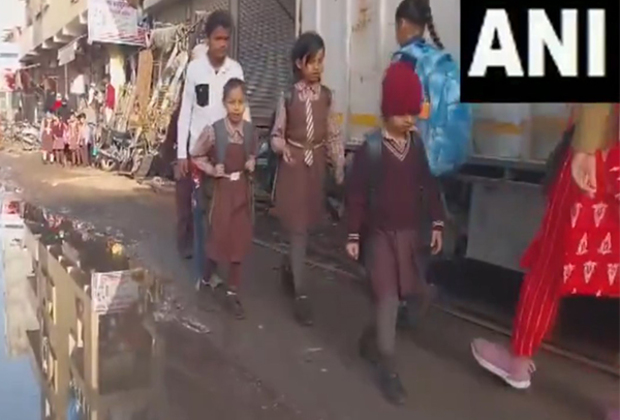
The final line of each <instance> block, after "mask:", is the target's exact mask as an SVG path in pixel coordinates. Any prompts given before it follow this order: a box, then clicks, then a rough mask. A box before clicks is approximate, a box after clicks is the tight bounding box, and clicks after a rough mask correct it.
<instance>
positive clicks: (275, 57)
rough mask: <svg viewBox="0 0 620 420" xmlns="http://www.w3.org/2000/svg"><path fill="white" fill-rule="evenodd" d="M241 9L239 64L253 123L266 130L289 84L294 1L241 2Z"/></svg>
mask: <svg viewBox="0 0 620 420" xmlns="http://www.w3.org/2000/svg"><path fill="white" fill-rule="evenodd" d="M239 9H240V11H239V14H240V16H239V61H240V62H241V65H242V66H243V71H244V73H245V80H246V83H247V87H248V94H249V101H250V107H251V112H252V120H253V122H254V124H256V125H257V126H259V127H265V126H268V125H269V124H270V121H271V117H272V114H273V110H274V108H275V105H276V101H277V98H278V96H279V95H280V92H282V90H284V89H286V87H287V85H288V84H289V83H290V75H291V62H290V50H291V47H292V46H293V42H294V40H295V17H294V16H295V0H240V5H239Z"/></svg>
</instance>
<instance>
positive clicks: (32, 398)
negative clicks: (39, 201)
mask: <svg viewBox="0 0 620 420" xmlns="http://www.w3.org/2000/svg"><path fill="white" fill-rule="evenodd" d="M21 232H22V230H21V229H11V228H7V229H0V243H1V244H2V250H1V251H0V267H2V269H1V270H0V290H1V291H2V293H1V294H0V336H1V337H2V340H3V343H2V345H1V346H0V378H2V379H1V380H0V406H1V407H2V418H3V419H6V420H21V419H40V418H41V397H40V395H41V390H40V387H39V381H38V376H37V373H36V371H35V370H34V369H33V367H34V366H35V365H34V364H33V360H32V356H31V354H32V353H31V351H30V350H31V349H30V341H29V340H28V336H27V334H26V330H27V329H28V327H30V328H32V327H35V328H36V327H37V326H36V318H35V315H34V308H32V306H31V305H32V301H30V300H29V299H28V295H29V293H28V292H29V290H28V289H29V284H28V279H27V274H28V273H29V270H28V268H29V265H30V258H29V257H28V255H27V254H26V253H24V252H23V249H22V246H21V242H20V239H19V238H20V234H21Z"/></svg>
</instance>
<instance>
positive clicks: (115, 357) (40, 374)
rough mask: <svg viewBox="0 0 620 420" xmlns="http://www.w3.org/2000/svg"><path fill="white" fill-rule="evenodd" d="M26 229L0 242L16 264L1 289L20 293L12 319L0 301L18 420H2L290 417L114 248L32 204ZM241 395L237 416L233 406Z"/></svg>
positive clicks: (112, 241)
mask: <svg viewBox="0 0 620 420" xmlns="http://www.w3.org/2000/svg"><path fill="white" fill-rule="evenodd" d="M0 199H1V196H0ZM23 220H24V222H25V227H24V228H22V229H19V228H13V229H11V230H10V231H9V230H5V231H4V232H3V233H2V239H3V240H4V244H5V251H6V250H7V249H8V248H7V247H10V250H11V252H13V254H15V253H17V254H19V256H20V258H19V264H20V266H19V267H17V269H15V268H13V269H12V271H10V272H9V271H6V269H7V264H4V267H5V272H4V274H5V278H4V279H3V278H2V277H0V281H1V282H2V285H3V286H4V288H5V289H6V286H7V285H10V284H17V285H19V287H18V289H19V291H20V293H21V295H20V294H17V293H13V294H12V295H11V296H17V298H12V300H13V301H15V302H14V303H13V304H12V307H13V308H12V309H11V305H7V304H6V300H5V299H1V298H0V306H1V307H2V309H3V312H4V314H5V317H10V318H11V319H10V320H12V322H5V323H4V324H5V325H9V326H10V328H11V331H13V334H7V332H6V331H4V334H3V336H4V337H5V346H4V348H3V349H2V350H0V375H1V377H2V379H3V380H2V381H0V383H2V385H0V404H1V405H2V407H3V411H4V412H7V408H8V412H9V413H11V415H12V416H13V417H10V416H9V417H6V416H5V415H4V414H3V416H2V418H3V420H13V419H15V420H18V419H19V420H23V419H35V418H42V419H46V420H48V419H49V420H60V419H66V420H77V419H84V420H86V419H95V418H96V419H98V420H169V419H172V418H174V419H180V420H183V419H187V420H190V419H196V418H202V417H203V416H204V415H205V413H206V412H207V411H208V410H215V412H216V413H218V414H219V417H224V418H239V419H244V418H248V419H250V418H251V419H255V418H256V419H262V418H264V419H270V420H271V419H274V420H275V419H285V418H287V419H288V418H293V417H292V416H290V415H289V414H283V412H284V411H286V409H285V408H283V407H281V406H279V405H278V404H274V403H273V398H272V397H271V396H270V395H269V394H268V393H266V391H264V390H262V389H261V387H257V386H256V383H255V381H254V380H252V379H248V378H247V375H245V373H244V372H243V371H242V370H241V369H240V368H238V367H237V366H236V365H235V364H234V363H232V362H230V361H229V360H227V358H226V357H224V356H223V355H221V354H220V353H219V352H218V351H217V350H215V348H214V347H213V346H212V345H211V344H210V342H209V340H208V334H209V332H210V330H209V327H208V326H207V325H205V323H204V322H201V320H200V319H199V317H198V316H195V312H192V310H193V309H192V308H188V307H187V305H185V304H184V303H183V300H182V299H181V298H179V297H178V296H177V295H175V293H174V289H173V287H172V285H171V284H169V283H168V282H166V281H164V280H162V279H158V278H156V277H155V276H153V275H152V274H151V273H149V272H148V271H146V270H144V269H143V267H140V265H139V263H138V262H137V261H134V260H132V258H130V257H129V256H128V255H127V254H128V253H127V249H126V247H125V245H124V244H123V243H122V242H120V241H119V240H118V239H117V238H115V237H112V236H109V235H107V234H104V233H101V232H97V231H96V230H95V229H94V228H93V227H92V226H90V225H88V224H86V223H83V222H80V221H75V220H71V219H69V218H68V217H67V216H66V214H62V213H61V214H53V213H51V212H49V211H47V210H45V209H42V208H40V207H36V206H32V205H29V204H25V206H24V209H23ZM12 261H16V260H15V258H14V255H13V256H12ZM9 268H11V267H9ZM7 275H8V276H10V277H11V278H10V279H7V278H6V276H7ZM18 295H19V296H18ZM3 296H4V295H3ZM20 308H21V311H19V309H20ZM24 308H28V310H24ZM16 312H18V313H19V315H18V316H16V315H15V313H16ZM28 313H30V315H31V316H30V317H28V316H26V315H24V314H28ZM17 321H19V322H17ZM2 328H3V327H2V326H0V329H2ZM6 349H14V350H11V351H12V352H13V353H10V352H8V351H7V350H6ZM12 354H13V355H12ZM244 387H245V388H247V389H246V390H244V389H243V388H244ZM235 393H240V394H242V396H243V399H245V400H246V401H242V405H241V407H243V411H242V412H237V411H239V409H237V408H235V406H234V405H230V404H228V403H227V402H226V401H227V396H228V395H233V394H235ZM265 407H271V408H270V409H267V410H266V409H265ZM231 410H232V411H231ZM287 413H288V412H287Z"/></svg>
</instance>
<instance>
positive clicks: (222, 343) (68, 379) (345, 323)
mask: <svg viewBox="0 0 620 420" xmlns="http://www.w3.org/2000/svg"><path fill="white" fill-rule="evenodd" d="M0 168H2V169H1V171H2V174H1V176H2V178H3V180H4V181H3V182H4V185H5V186H6V187H7V188H9V189H15V188H18V189H19V192H20V193H21V194H22V195H23V197H24V198H25V200H26V201H27V202H28V203H29V206H28V209H29V211H28V214H27V219H29V223H31V225H32V226H35V225H36V226H39V229H40V231H39V235H40V240H41V241H43V242H45V241H50V242H49V243H50V244H52V245H50V248H49V255H48V254H45V255H48V257H49V258H51V259H48V262H47V264H48V265H49V267H50V269H49V270H48V271H49V272H48V273H47V277H46V276H39V278H52V279H54V278H59V279H60V278H61V277H58V276H59V275H60V274H58V273H60V271H58V272H57V271H55V270H56V269H57V268H58V269H61V268H63V267H66V264H65V265H63V264H57V263H54V262H53V261H52V260H54V261H56V260H58V261H61V260H62V258H61V257H60V256H59V255H60V254H59V253H58V252H60V251H58V250H57V248H55V245H54V243H55V242H54V241H55V240H57V237H58V231H59V229H58V228H56V229H55V230H54V229H52V230H51V231H50V230H49V229H48V230H46V229H47V228H45V226H46V224H48V223H47V222H46V220H49V215H55V216H61V217H62V218H63V220H62V221H59V222H58V223H65V226H66V227H63V228H62V229H60V230H62V231H63V232H64V233H63V235H69V236H70V235H77V237H79V238H81V239H79V240H76V241H77V242H76V243H79V244H80V245H79V246H77V245H76V247H77V248H76V249H77V251H78V254H79V257H80V260H81V261H82V264H84V265H85V266H90V267H97V270H100V271H101V270H112V269H114V270H120V269H126V268H127V269H128V268H133V267H144V268H146V269H147V270H148V272H149V273H150V274H149V276H148V282H146V280H144V281H145V283H143V284H144V288H143V289H141V292H140V297H139V301H140V304H137V305H136V306H135V307H134V308H133V310H134V313H133V314H131V313H129V315H127V316H126V317H121V316H112V317H109V318H108V317H103V318H102V319H103V320H101V321H99V324H100V325H99V330H98V331H99V333H98V336H93V335H92V331H90V330H89V328H88V325H90V324H89V323H88V322H84V321H85V320H86V319H87V318H85V316H86V315H84V314H85V313H87V312H88V311H87V310H84V308H88V305H86V306H82V304H77V303H76V302H77V301H78V300H80V299H82V300H83V299H84V297H83V296H84V295H83V294H82V292H80V290H86V289H80V287H78V288H75V287H73V286H67V285H63V281H65V280H57V281H56V283H54V286H53V287H52V289H55V291H56V295H54V293H51V294H50V295H45V296H51V297H52V299H51V301H53V296H56V299H57V301H56V302H57V303H58V304H59V305H57V306H56V308H58V309H57V312H54V311H52V313H50V307H49V305H48V304H47V303H45V302H50V300H49V299H47V298H44V299H36V298H33V296H34V293H31V292H29V293H31V294H32V296H30V295H29V294H28V293H26V294H25V295H28V296H29V297H25V298H24V299H27V300H29V301H30V302H23V301H22V302H21V304H22V305H26V304H28V305H31V304H34V306H32V311H33V312H32V313H33V314H35V315H34V318H35V319H36V320H37V321H38V322H37V325H34V326H33V325H31V324H30V322H29V321H28V320H26V321H23V322H21V324H20V325H21V326H22V328H23V329H27V330H29V333H28V334H26V336H27V337H32V338H30V340H29V341H28V343H29V346H30V349H27V350H28V351H25V352H24V353H23V354H22V355H18V356H16V357H12V356H11V357H10V356H9V352H8V350H5V349H7V348H9V347H10V346H9V342H10V337H9V335H7V333H6V325H7V322H4V323H3V326H4V328H5V332H4V334H3V337H4V340H5V344H4V346H3V348H2V350H1V351H2V353H0V374H2V376H1V377H2V379H3V380H2V381H1V385H0V404H2V412H3V414H2V419H3V420H4V419H20V420H22V419H24V420H27V419H40V418H41V419H48V418H49V419H54V420H59V419H67V420H72V419H74V418H75V419H79V418H89V417H87V414H79V413H90V418H98V419H104V420H107V419H110V420H113V419H135V420H138V419H153V420H159V419H161V420H164V419H166V420H167V419H172V418H174V419H188V420H190V419H191V420H193V419H203V418H221V419H241V420H243V419H248V420H249V419H270V420H271V419H273V420H280V419H282V420H284V419H303V420H305V419H308V420H310V419H316V420H319V419H322V420H329V419H334V420H345V419H355V420H365V419H368V420H370V419H373V420H374V419H377V418H390V419H411V418H432V419H438V420H443V419H445V420H452V419H455V418H458V419H463V420H468V419H472V420H478V419H481V418H483V419H484V418H498V419H506V420H513V419H514V420H517V419H519V420H521V419H523V418H528V419H531V420H543V419H545V420H546V419H549V420H551V419H563V420H564V419H566V420H573V419H574V420H584V419H599V418H601V415H602V411H601V410H602V409H604V408H605V407H607V406H608V405H609V404H617V401H618V380H617V376H615V375H613V374H610V373H606V372H603V371H601V370H598V369H595V368H594V367H592V366H591V365H588V364H584V363H581V362H577V361H574V360H572V359H568V358H565V357H560V356H558V355H556V354H554V353H549V352H544V353H543V354H541V355H540V357H539V358H537V366H538V372H537V373H536V376H535V382H534V385H533V387H532V389H531V390H529V391H527V392H525V393H523V392H517V391H514V390H512V389H508V388H507V387H506V386H504V385H503V384H502V383H500V382H499V381H497V380H495V378H493V377H491V376H489V375H488V374H486V373H485V372H483V371H481V370H480V368H479V367H478V365H477V364H476V363H475V362H474V361H473V360H472V357H471V355H470V351H469V342H470V340H471V339H472V338H474V337H478V336H482V337H486V338H495V339H500V340H506V337H504V336H503V335H501V334H498V333H496V332H493V331H491V330H489V329H487V328H483V327H481V326H479V325H477V324H475V323H472V322H467V321H465V320H463V319H462V318H459V317H455V316H453V315H451V314H450V313H447V312H446V311H441V310H438V309H433V310H431V311H430V312H429V314H428V316H427V317H426V318H425V319H424V322H423V323H422V324H421V325H420V326H419V328H418V329H417V330H416V331H414V332H412V333H403V334H401V336H400V337H399V343H398V346H399V347H398V364H399V368H400V371H401V374H402V377H403V382H404V384H405V386H406V388H407V391H408V401H407V404H406V405H405V406H404V407H402V408H394V407H392V406H389V405H387V404H386V403H385V402H384V400H383V399H382V398H381V397H380V395H379V394H378V393H377V391H376V389H375V387H374V384H373V382H372V376H371V371H370V370H369V369H368V367H367V366H366V365H365V364H364V363H363V362H362V361H360V359H359V357H358V355H357V346H356V343H357V337H358V335H359V333H360V331H361V330H362V327H363V325H364V324H365V322H366V321H367V319H368V317H369V316H370V304H369V301H368V298H367V296H366V294H365V293H364V288H363V287H360V283H359V281H358V280H356V279H355V277H354V276H353V275H351V272H350V269H349V266H348V265H347V263H345V262H339V260H338V259H337V258H333V259H329V258H323V257H321V256H320V253H317V252H314V253H312V254H313V255H311V260H310V261H309V262H310V263H312V264H311V265H310V271H309V276H311V278H312V286H311V291H310V292H311V295H312V297H313V298H314V302H315V307H316V308H315V311H316V316H317V319H316V325H315V327H314V328H311V329H301V328H299V327H298V326H297V325H296V324H295V323H294V321H293V320H292V319H291V316H290V306H289V302H288V301H287V300H286V299H285V298H284V296H283V294H282V293H281V290H280V285H279V281H278V266H279V263H280V260H281V258H282V255H281V253H280V252H279V251H280V249H281V246H282V244H281V243H280V241H279V239H278V236H277V232H275V231H274V230H273V229H272V227H271V225H270V224H268V223H267V222H264V223H263V222H259V226H258V227H257V231H258V237H257V241H256V245H255V247H254V249H253V251H252V254H251V257H250V261H249V263H248V264H247V267H246V268H247V269H246V272H245V273H244V278H243V281H244V283H243V291H242V293H243V299H244V302H245V306H246V309H247V312H248V319H247V320H245V321H242V322H238V321H234V320H232V319H230V317H228V316H227V315H226V314H225V313H223V312H222V310H221V309H220V306H219V305H218V304H217V303H216V302H215V301H214V300H213V299H212V297H211V295H208V294H207V295H204V294H201V295H197V294H196V293H195V291H194V288H193V285H192V281H191V276H190V271H191V270H190V268H191V267H190V263H189V262H187V261H182V260H180V259H179V258H178V256H177V254H176V250H175V246H174V241H173V239H172V238H173V230H174V226H173V222H172V220H173V218H174V208H173V203H174V200H173V197H172V196H171V195H170V194H167V193H159V194H156V193H154V192H153V191H152V189H151V188H149V187H148V186H140V185H138V184H136V183H135V182H133V181H131V180H128V179H125V178H123V177H119V176H115V175H109V174H103V173H101V172H97V171H91V170H87V169H81V170H64V169H61V168H57V167H50V166H43V165H41V163H40V161H39V159H38V156H35V155H10V154H6V153H4V154H2V155H0ZM33 174H36V175H33ZM43 209H45V212H43V211H42V210H43ZM43 213H45V215H46V216H47V219H46V218H45V217H43V218H41V217H40V216H41V215H42V214H43ZM55 220H58V219H57V218H56V219H55ZM261 223H262V224H261ZM48 225H49V224H48ZM35 230H36V229H35ZM52 231H53V232H55V233H53V232H52ZM3 235H4V234H3ZM69 236H66V237H69ZM112 240H114V241H116V242H118V243H120V244H122V249H123V250H124V252H125V253H126V255H128V258H127V259H126V260H114V258H112V260H110V259H109V258H110V256H109V252H107V251H106V250H109V244H110V242H111V241H112ZM324 241H328V239H324ZM4 242H5V244H6V239H5V241H4ZM26 242H27V241H25V242H23V243H20V245H19V246H17V245H15V247H16V249H17V250H18V251H16V252H20V253H21V255H25V256H26V257H24V258H25V259H24V261H27V260H28V258H29V252H30V251H29V248H28V243H26ZM16 243H17V242H16ZM326 243H327V242H326ZM326 246H327V245H324V246H323V247H326ZM316 247H319V248H321V246H320V245H315V248H316ZM65 251H66V250H65ZM334 253H335V252H334ZM42 255H43V254H40V255H39V259H41V258H42ZM4 267H5V272H4V281H3V290H4V292H5V293H4V295H3V296H4V298H3V300H1V301H0V302H3V303H4V304H3V305H2V309H3V312H4V316H5V317H6V316H7V313H8V312H7V310H8V309H7V305H6V302H7V299H6V290H7V289H6V283H7V282H6V276H7V271H6V267H7V264H6V263H5V265H4ZM54 267H56V268H54ZM21 270H22V273H21V274H20V275H21V276H22V277H23V280H22V282H26V284H27V285H28V287H30V288H31V289H33V291H34V289H37V287H38V290H41V287H40V285H41V283H40V280H39V283H38V285H39V286H37V287H34V288H33V287H32V286H31V284H32V281H30V282H29V280H28V279H29V278H32V277H33V274H36V272H37V270H36V267H35V270H34V273H33V270H32V269H31V268H30V267H28V264H25V265H24V267H22V268H21ZM38 271H41V270H38ZM70 271H71V270H70ZM35 277H36V276H35ZM63 278H64V277H63ZM35 284H36V282H35ZM71 284H72V283H71ZM465 284H467V283H465ZM65 287H67V288H66V289H63V288H65ZM461 287H464V286H461ZM61 290H67V291H68V292H67V293H70V294H71V293H73V294H75V296H77V298H76V299H77V300H76V299H73V298H71V299H68V300H67V301H66V302H68V303H67V304H66V306H64V307H63V306H61V305H60V303H61V300H62V299H63V297H62V296H66V295H63V294H61V293H60V291H61ZM46 293H47V291H46ZM504 293H508V291H504ZM86 295H88V294H86ZM71 296H73V295H71ZM59 299H60V300H59ZM502 299H503V297H502V298H501V299H499V300H500V301H503V300H502ZM447 300H450V299H447ZM508 301H509V300H506V302H508ZM52 306H53V305H52ZM67 307H71V308H76V309H75V310H74V309H71V310H70V311H69V312H67V313H68V315H66V319H67V321H66V324H67V327H66V328H65V327H62V326H61V325H64V324H63V323H64V322H65V321H63V319H65V318H64V317H65V315H63V314H64V313H65V309H66V308H67ZM453 308H454V309H455V312H458V311H456V309H457V306H454V307H453ZM21 312H24V311H21ZM26 312H27V311H26ZM130 312H131V311H130ZM484 312H485V313H487V314H488V313H490V312H489V311H484ZM506 312H510V309H507V310H506ZM54 313H55V314H56V315H55V316H56V317H57V318H56V321H54V322H52V323H49V320H50V319H52V320H53V317H54ZM616 316H617V314H616ZM46 319H47V320H48V321H45V320H46ZM78 319H81V321H79V322H78V321H77V320H78ZM41 320H43V322H40V321H41ZM46 323H48V324H47V326H46ZM500 324H501V323H500ZM54 325H55V326H54ZM494 325H495V324H494ZM74 326H75V328H74ZM504 326H505V325H504ZM612 327H613V324H612ZM33 330H34V331H33ZM54 330H55V331H56V333H55V332H53V331H54ZM61 330H63V331H64V330H66V333H67V335H66V336H65V337H64V338H62V339H60V338H58V337H59V335H60V334H59V333H58V331H61ZM496 330H501V328H497V329H496ZM599 330H601V331H604V328H603V327H601V328H599ZM79 331H81V332H79ZM24 334H25V332H24ZM572 334H573V335H574V332H573V333H572ZM569 335H570V334H569ZM599 335H600V336H603V335H606V336H607V337H609V333H605V334H599ZM17 336H19V334H17ZM36 337H38V339H37V338H36ZM46 337H49V339H48V340H47V341H49V343H50V344H49V345H47V344H45V345H44V344H43V342H45V341H46ZM67 337H68V338H67ZM93 337H95V338H93ZM67 341H68V343H67ZM591 342H593V343H594V344H596V348H597V349H599V348H600V347H601V346H602V347H603V348H604V350H602V351H599V352H598V354H610V353H613V352H614V346H616V347H615V348H616V349H617V332H616V336H615V337H612V338H611V339H609V338H608V339H607V340H600V341H599V342H596V340H594V341H591ZM54 346H56V347H55V348H54ZM579 346H581V345H579ZM579 346H578V347H579ZM582 347H583V346H581V347H579V348H582ZM95 348H96V349H97V350H96V351H93V349H95ZM80 349H82V350H80ZM597 351H598V350H597ZM63 352H65V353H66V354H64V353H63ZM585 353H587V352H585ZM594 353H597V352H594ZM50 361H51V363H50ZM65 362H66V364H65ZM604 364H606V365H609V363H608V361H607V360H605V363H604ZM96 367H98V369H97V368H96ZM5 372H7V373H6V374H5ZM93 372H98V375H94V374H93ZM5 378H6V380H5ZM5 413H9V414H8V415H7V414H5ZM52 414H53V415H52ZM95 414H96V415H97V417H95ZM46 415H47V417H46ZM71 416H74V417H71Z"/></svg>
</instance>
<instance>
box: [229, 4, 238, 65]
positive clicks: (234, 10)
mask: <svg viewBox="0 0 620 420" xmlns="http://www.w3.org/2000/svg"><path fill="white" fill-rule="evenodd" d="M240 3H241V0H228V11H229V12H230V15H231V16H232V19H233V25H234V26H233V33H232V45H231V48H230V55H231V56H232V58H234V59H235V60H237V59H238V58H239V10H240Z"/></svg>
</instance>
